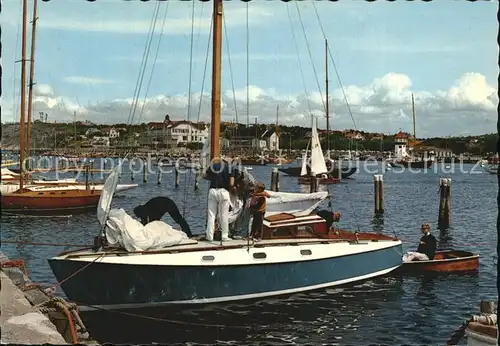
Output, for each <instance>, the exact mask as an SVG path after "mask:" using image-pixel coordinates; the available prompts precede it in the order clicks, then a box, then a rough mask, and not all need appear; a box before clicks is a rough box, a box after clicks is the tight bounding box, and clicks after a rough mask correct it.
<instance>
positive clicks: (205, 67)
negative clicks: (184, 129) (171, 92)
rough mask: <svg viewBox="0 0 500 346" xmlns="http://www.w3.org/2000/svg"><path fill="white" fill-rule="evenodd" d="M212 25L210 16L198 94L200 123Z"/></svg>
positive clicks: (198, 118) (212, 20) (198, 120)
mask: <svg viewBox="0 0 500 346" xmlns="http://www.w3.org/2000/svg"><path fill="white" fill-rule="evenodd" d="M213 25H214V18H213V16H212V19H211V20H210V28H209V29H208V42H207V52H206V54H205V66H204V68H203V78H202V80H201V92H200V102H199V103H198V117H197V120H196V121H197V122H200V115H201V105H202V104H203V92H204V90H205V80H206V78H207V66H208V57H209V56H210V46H211V43H212V41H211V39H212V26H213Z"/></svg>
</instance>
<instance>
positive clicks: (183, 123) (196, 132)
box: [140, 115, 209, 148]
mask: <svg viewBox="0 0 500 346" xmlns="http://www.w3.org/2000/svg"><path fill="white" fill-rule="evenodd" d="M208 136H209V131H208V126H207V125H206V124H205V123H194V122H192V121H187V120H180V121H172V120H170V117H169V115H166V116H165V120H164V121H163V122H150V123H148V124H147V133H146V134H145V136H143V138H142V140H140V143H141V144H142V145H148V144H149V145H155V146H158V147H161V148H175V147H178V146H185V145H186V144H187V143H203V142H204V141H205V140H206V139H207V138H208Z"/></svg>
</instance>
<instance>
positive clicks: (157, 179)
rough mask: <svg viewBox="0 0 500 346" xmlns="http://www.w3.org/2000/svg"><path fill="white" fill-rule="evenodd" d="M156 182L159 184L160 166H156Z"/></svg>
mask: <svg viewBox="0 0 500 346" xmlns="http://www.w3.org/2000/svg"><path fill="white" fill-rule="evenodd" d="M156 183H157V184H158V185H160V184H161V167H160V166H158V171H157V172H156Z"/></svg>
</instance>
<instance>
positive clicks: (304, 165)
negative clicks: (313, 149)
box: [300, 150, 307, 176]
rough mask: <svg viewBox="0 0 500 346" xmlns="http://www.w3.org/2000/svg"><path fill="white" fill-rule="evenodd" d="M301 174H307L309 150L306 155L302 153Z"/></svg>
mask: <svg viewBox="0 0 500 346" xmlns="http://www.w3.org/2000/svg"><path fill="white" fill-rule="evenodd" d="M300 175H301V176H304V175H307V150H306V152H305V153H304V155H302V169H301V170H300Z"/></svg>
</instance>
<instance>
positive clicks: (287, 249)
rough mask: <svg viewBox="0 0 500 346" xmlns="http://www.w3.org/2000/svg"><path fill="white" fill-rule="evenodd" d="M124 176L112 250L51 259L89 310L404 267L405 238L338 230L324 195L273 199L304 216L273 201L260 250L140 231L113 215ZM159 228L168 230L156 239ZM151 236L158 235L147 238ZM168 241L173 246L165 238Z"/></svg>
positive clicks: (333, 281) (289, 287) (216, 69)
mask: <svg viewBox="0 0 500 346" xmlns="http://www.w3.org/2000/svg"><path fill="white" fill-rule="evenodd" d="M222 9H223V8H222V0H214V12H213V17H214V18H213V20H214V22H213V23H214V24H213V26H214V34H213V35H212V37H213V38H214V40H220V39H221V37H222V26H221V25H222ZM212 47H215V49H214V52H213V60H212V61H213V80H214V83H213V84H212V123H211V125H212V126H211V143H212V145H211V157H210V158H218V157H220V152H219V145H218V138H219V137H220V134H219V131H220V126H219V124H220V93H221V92H220V77H221V75H220V71H221V44H220V42H214V43H213V45H212ZM318 150H321V149H320V148H318ZM119 169H120V167H119V166H118V167H116V168H115V170H114V171H113V172H112V173H111V174H110V176H109V177H108V179H107V180H106V183H105V186H104V188H103V191H102V194H101V200H100V203H99V207H98V213H97V216H98V219H99V222H100V223H101V225H102V229H103V233H102V235H105V236H106V238H107V240H108V245H105V244H104V245H103V243H98V244H97V245H96V247H95V248H94V249H84V250H77V251H71V252H65V253H61V254H59V255H57V256H56V257H53V258H51V259H49V264H50V267H51V269H52V271H53V273H54V275H55V277H56V278H57V280H58V281H59V282H62V283H61V288H62V289H63V291H64V293H65V294H66V296H67V297H68V299H69V300H71V301H74V302H76V303H77V304H78V305H79V306H81V307H87V308H89V307H90V308H91V309H92V308H93V309H106V310H108V309H109V310H123V309H150V308H157V307H158V308H161V307H165V306H166V305H172V304H206V303H217V302H228V301H238V300H244V299H255V298H264V297H270V296H277V295H287V294H292V293H296V292H305V291H311V290H316V289H321V288H325V287H331V286H336V285H341V284H346V283H351V282H356V281H360V280H366V279H369V278H373V277H376V276H380V275H384V274H387V273H389V272H391V271H392V270H394V269H396V268H398V267H399V266H400V265H401V264H402V260H401V256H402V242H401V241H400V240H399V239H397V238H392V237H389V236H385V235H380V234H372V233H352V232H346V231H341V230H338V229H334V228H332V227H331V224H328V223H327V221H326V218H323V217H321V216H319V215H318V214H315V213H314V212H313V210H312V209H313V208H312V207H313V206H316V205H318V204H319V203H321V201H323V200H324V199H325V198H326V197H327V193H326V192H325V193H320V192H318V193H317V194H318V195H313V196H314V198H315V199H314V200H313V201H309V202H308V200H310V197H311V195H310V194H286V193H284V194H282V195H280V193H275V194H274V196H271V198H270V200H271V199H273V197H274V198H276V199H282V200H283V201H288V202H291V203H292V204H293V205H294V207H293V208H291V209H294V208H297V206H302V208H301V209H295V210H291V209H289V210H287V209H281V210H280V209H279V208H278V207H277V206H278V205H279V203H275V204H274V206H273V203H271V201H270V203H269V205H270V206H271V207H270V208H271V211H270V212H269V213H267V212H266V218H265V220H264V227H263V233H262V240H261V241H259V242H251V241H249V240H236V239H230V240H229V241H224V242H220V243H218V242H213V241H212V242H209V241H200V240H198V241H197V240H193V239H188V238H187V237H185V234H184V236H183V235H182V234H181V233H182V232H180V231H175V230H172V228H171V227H170V226H168V225H166V224H165V223H163V222H162V221H154V222H152V223H149V224H147V225H146V226H142V225H141V224H140V223H139V222H138V221H137V220H134V219H133V218H132V217H130V216H128V215H126V213H125V212H124V211H123V210H117V209H111V208H110V206H111V200H112V197H113V194H114V192H115V189H116V184H117V182H118V171H119ZM293 195H295V196H293ZM301 195H302V196H301ZM308 196H309V197H308ZM295 202H297V203H295ZM272 208H275V209H272ZM155 227H157V229H161V232H157V233H154V232H155V229H154V228H155ZM200 231H202V230H200ZM104 232H105V233H104ZM134 232H135V233H134ZM193 233H202V232H193ZM147 234H149V235H152V234H155V235H156V236H157V237H156V238H155V237H152V238H150V239H148V238H147V237H142V236H143V235H147ZM165 234H170V238H168V239H167V238H161V237H164V235H165ZM141 237H142V238H141ZM153 238H154V239H153ZM160 238H161V239H160ZM98 239H102V238H98ZM144 244H146V245H144Z"/></svg>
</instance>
